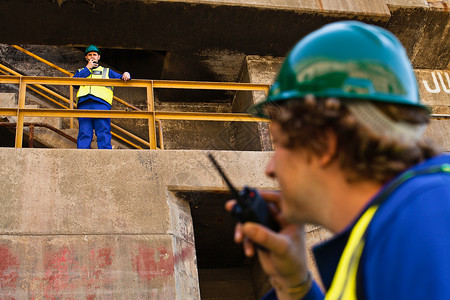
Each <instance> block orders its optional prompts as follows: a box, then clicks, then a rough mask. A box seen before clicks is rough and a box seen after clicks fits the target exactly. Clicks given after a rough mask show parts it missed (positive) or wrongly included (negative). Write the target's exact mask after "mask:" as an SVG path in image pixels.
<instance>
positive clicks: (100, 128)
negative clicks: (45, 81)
mask: <svg viewBox="0 0 450 300" xmlns="http://www.w3.org/2000/svg"><path fill="white" fill-rule="evenodd" d="M85 54H86V56H85V58H86V60H87V62H88V63H87V65H86V67H84V68H82V69H79V70H78V71H77V72H76V73H75V75H74V76H73V77H79V78H98V79H109V78H113V79H119V78H120V79H122V80H124V81H127V80H130V79H131V76H130V73H128V72H125V73H123V75H121V74H119V73H117V72H114V71H113V70H111V69H109V68H104V67H102V66H100V65H99V64H98V61H99V60H100V54H101V52H100V50H99V49H98V48H97V47H96V46H94V45H90V46H88V47H87V48H86V51H85ZM112 100H113V87H111V86H80V88H79V90H78V93H77V108H78V109H92V110H111V105H112ZM78 124H79V131H78V138H77V148H78V149H90V148H91V142H92V138H93V137H94V130H95V135H96V136H97V147H98V149H111V148H112V147H111V119H110V118H78Z"/></svg>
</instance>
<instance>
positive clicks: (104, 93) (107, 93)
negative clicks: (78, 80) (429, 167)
mask: <svg viewBox="0 0 450 300" xmlns="http://www.w3.org/2000/svg"><path fill="white" fill-rule="evenodd" d="M89 71H90V72H91V75H89V76H88V77H87V78H98V79H109V68H103V67H101V66H98V67H97V68H95V69H91V70H89ZM89 94H90V95H93V96H95V97H98V98H100V99H103V100H105V101H106V102H108V103H109V104H110V105H112V100H113V87H112V86H93V85H82V86H80V89H79V90H78V93H77V103H78V99H79V98H81V97H83V96H86V95H89Z"/></svg>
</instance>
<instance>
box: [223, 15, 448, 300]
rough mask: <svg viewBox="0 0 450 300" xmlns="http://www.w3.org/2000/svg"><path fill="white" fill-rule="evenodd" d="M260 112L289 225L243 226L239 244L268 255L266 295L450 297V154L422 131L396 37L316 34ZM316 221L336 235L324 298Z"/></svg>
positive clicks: (323, 257)
mask: <svg viewBox="0 0 450 300" xmlns="http://www.w3.org/2000/svg"><path fill="white" fill-rule="evenodd" d="M254 110H255V114H257V115H258V116H263V117H266V118H270V119H271V120H272V123H271V125H270V132H271V136H272V142H273V145H274V149H275V150H274V154H273V156H272V158H271V160H270V162H269V164H268V166H267V168H266V174H267V175H268V176H269V177H272V178H274V179H276V180H277V181H278V183H279V186H280V192H279V193H278V192H264V193H262V196H263V197H264V198H265V200H266V201H267V202H270V203H271V205H272V206H273V207H272V208H273V213H274V217H275V219H276V220H277V221H278V222H279V223H280V225H281V227H282V229H281V230H280V231H279V232H274V231H272V230H270V229H268V228H266V227H264V226H262V225H259V224H256V223H252V222H246V223H244V224H238V225H237V226H236V231H235V241H236V242H238V243H243V247H244V252H245V254H246V255H247V256H253V255H254V254H255V253H257V254H258V258H259V261H260V263H261V265H262V267H263V269H264V271H265V272H266V273H267V275H268V277H269V279H270V282H271V284H272V286H273V290H271V291H270V292H269V293H268V294H267V295H266V296H265V299H323V298H324V297H325V299H367V300H371V299H373V300H375V299H376V300H379V299H396V300H398V299H408V300H411V299H435V300H436V299H449V297H450V284H449V282H450V271H449V270H450V218H449V216H450V155H445V154H439V153H438V151H437V150H436V148H435V146H433V145H432V144H431V143H429V142H428V141H427V140H425V139H424V138H423V136H422V135H423V132H424V130H425V128H426V123H428V121H429V113H428V111H427V109H426V108H424V106H423V105H422V104H421V103H420V100H419V93H418V88H417V83H416V79H415V76H414V72H413V69H412V66H411V64H410V62H409V60H408V58H407V55H406V52H405V50H404V48H403V47H402V45H401V44H400V42H399V41H398V40H397V38H396V37H395V36H394V35H392V34H391V33H390V32H388V31H386V30H384V29H382V28H380V27H376V26H372V25H367V24H364V23H360V22H355V21H345V22H337V23H333V24H329V25H326V26H324V27H322V28H321V29H319V30H317V31H315V32H313V33H311V34H309V35H307V36H306V37H305V38H304V39H302V40H301V41H300V42H299V43H298V44H297V45H296V46H295V47H294V48H293V49H292V51H291V52H290V53H289V55H288V56H287V58H286V60H285V62H284V63H283V66H282V68H281V70H280V72H279V74H278V77H277V79H276V81H275V83H274V85H273V86H272V88H271V90H270V92H269V95H268V98H267V99H266V101H264V102H263V103H262V104H259V105H257V106H256V107H254ZM235 203H236V202H235V201H229V202H227V204H226V208H227V210H231V209H232V207H233V206H234V205H235ZM305 223H312V224H317V225H321V226H324V227H325V228H327V229H329V230H331V231H332V232H334V233H335V234H336V235H335V236H334V237H333V238H332V239H331V240H329V241H327V242H325V243H324V244H322V245H319V246H318V247H316V248H315V249H314V254H315V258H316V262H317V266H318V269H319V272H320V275H321V278H322V282H323V285H324V286H325V289H326V295H325V296H324V294H323V292H322V291H321V289H320V288H319V287H318V285H317V284H316V283H315V282H314V281H313V280H312V279H311V275H310V271H309V270H308V267H307V263H306V259H305V257H306V255H305V252H306V251H307V249H306V247H305V242H304V238H305V237H304V231H303V225H304V224H305ZM255 244H258V245H261V246H263V247H264V248H265V249H267V250H268V251H261V250H260V249H261V248H257V247H255Z"/></svg>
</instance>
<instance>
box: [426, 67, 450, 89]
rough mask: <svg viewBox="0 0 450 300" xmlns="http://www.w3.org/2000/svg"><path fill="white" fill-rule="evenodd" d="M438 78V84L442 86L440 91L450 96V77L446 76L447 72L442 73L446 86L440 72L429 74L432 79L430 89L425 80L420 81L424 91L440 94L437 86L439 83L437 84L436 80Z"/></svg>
mask: <svg viewBox="0 0 450 300" xmlns="http://www.w3.org/2000/svg"><path fill="white" fill-rule="evenodd" d="M436 74H437V77H438V78H439V82H440V84H441V86H442V90H443V91H444V92H446V93H447V94H450V76H449V75H448V73H447V72H444V76H445V78H446V79H447V85H446V84H445V82H444V77H443V76H442V74H441V73H440V72H431V76H432V77H433V83H434V88H433V89H432V88H430V86H429V85H428V82H427V81H426V80H422V82H423V85H424V87H425V89H426V90H427V91H428V92H429V93H432V94H437V93H440V92H441V87H440V86H439V82H438V78H437V77H436Z"/></svg>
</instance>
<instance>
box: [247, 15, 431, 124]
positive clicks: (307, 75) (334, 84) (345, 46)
mask: <svg viewBox="0 0 450 300" xmlns="http://www.w3.org/2000/svg"><path fill="white" fill-rule="evenodd" d="M306 95H314V96H316V97H336V98H341V99H342V98H344V99H367V100H371V101H380V102H388V103H396V104H405V105H412V106H419V107H424V106H423V105H422V104H421V103H420V99H419V91H418V88H417V82H416V78H415V75H414V71H413V68H412V66H411V63H410V61H409V59H408V56H407V54H406V52H405V49H404V48H403V46H402V44H401V43H400V41H399V40H398V39H397V38H396V37H395V36H394V35H393V34H392V33H390V32H389V31H387V30H385V29H383V28H381V27H378V26H374V25H368V24H365V23H362V22H358V21H341V22H336V23H331V24H328V25H325V26H323V27H322V28H320V29H318V30H316V31H314V32H312V33H310V34H308V35H307V36H306V37H304V38H303V39H302V40H300V41H299V42H298V43H297V44H296V45H295V46H294V48H293V49H292V50H291V51H290V52H289V54H288V56H287V58H286V60H285V61H284V63H283V65H282V67H281V70H280V72H279V74H278V77H277V78H276V80H275V83H274V84H273V85H272V87H271V89H270V91H269V95H268V97H267V99H266V100H265V101H264V102H262V103H260V104H257V105H256V106H254V107H253V109H251V110H252V112H253V113H255V114H256V115H259V116H263V117H265V116H264V113H263V110H262V108H263V107H264V106H265V105H266V104H270V103H273V102H279V101H284V100H288V99H293V98H297V99H298V98H303V97H305V96H306Z"/></svg>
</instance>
